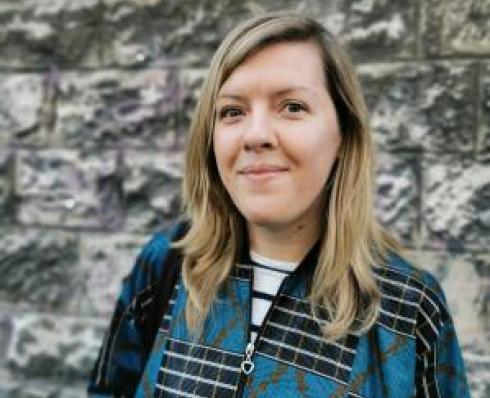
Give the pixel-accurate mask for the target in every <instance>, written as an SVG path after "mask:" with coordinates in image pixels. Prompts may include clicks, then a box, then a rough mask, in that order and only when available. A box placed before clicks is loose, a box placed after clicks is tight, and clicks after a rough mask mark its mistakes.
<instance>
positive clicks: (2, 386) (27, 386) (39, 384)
mask: <svg viewBox="0 0 490 398" xmlns="http://www.w3.org/2000/svg"><path fill="white" fill-rule="evenodd" d="M75 384H77V385H78V388H77V387H74V386H73V383H71V384H69V383H67V382H65V383H58V382H57V381H56V380H31V379H29V380H28V381H26V380H22V378H20V379H19V380H13V379H11V378H10V379H9V378H0V398H82V397H86V396H87V394H86V386H85V385H83V384H80V383H75Z"/></svg>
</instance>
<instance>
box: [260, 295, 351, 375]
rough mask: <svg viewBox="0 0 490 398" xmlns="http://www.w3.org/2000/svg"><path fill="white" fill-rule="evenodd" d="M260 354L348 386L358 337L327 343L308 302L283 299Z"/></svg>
mask: <svg viewBox="0 0 490 398" xmlns="http://www.w3.org/2000/svg"><path fill="white" fill-rule="evenodd" d="M264 327H265V328H264V332H263V334H262V336H261V338H260V341H259V342H258V347H257V351H256V352H257V354H258V355H263V356H266V357H269V358H272V359H276V360H279V361H281V362H284V363H287V364H291V365H293V366H296V367H298V368H300V369H303V370H307V371H310V372H313V373H316V374H319V375H322V376H326V377H328V378H330V379H333V380H335V381H336V382H337V383H340V384H346V383H347V382H348V380H349V374H350V371H351V369H352V363H353V362H354V357H355V347H356V345H357V340H358V337H357V336H355V335H352V334H350V335H348V336H346V337H345V338H343V339H342V340H340V341H336V342H333V343H327V342H326V341H325V339H324V338H323V337H322V335H321V331H320V328H319V326H318V324H317V322H316V321H315V320H314V318H313V317H312V316H311V314H310V305H309V304H308V302H307V301H306V300H301V299H298V298H296V297H291V296H287V295H281V296H280V298H279V299H278V301H277V304H276V306H274V308H273V309H272V311H271V315H270V317H269V319H268V321H267V323H266V324H265V325H264Z"/></svg>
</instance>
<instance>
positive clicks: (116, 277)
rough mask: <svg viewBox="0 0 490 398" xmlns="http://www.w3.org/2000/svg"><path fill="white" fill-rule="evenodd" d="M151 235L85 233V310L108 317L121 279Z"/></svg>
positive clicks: (82, 303)
mask: <svg viewBox="0 0 490 398" xmlns="http://www.w3.org/2000/svg"><path fill="white" fill-rule="evenodd" d="M155 232H156V231H155ZM148 239H149V237H148V238H143V237H141V236H128V235H111V236H108V235H106V234H90V235H86V234H83V235H82V238H81V245H80V256H81V257H80V258H81V270H82V272H83V274H84V275H85V278H84V279H83V283H82V291H81V294H80V297H79V302H80V310H81V312H82V313H84V314H91V315H96V316H102V317H106V318H107V319H108V318H109V316H110V315H111V314H112V312H113V311H114V308H115V304H116V299H117V297H118V295H119V293H120V292H121V283H122V280H123V278H124V277H125V276H126V275H127V274H128V273H129V272H130V270H131V268H132V267H133V265H134V263H135V261H136V258H137V254H138V253H139V252H140V250H141V249H142V247H143V244H144V243H146V242H147V241H148Z"/></svg>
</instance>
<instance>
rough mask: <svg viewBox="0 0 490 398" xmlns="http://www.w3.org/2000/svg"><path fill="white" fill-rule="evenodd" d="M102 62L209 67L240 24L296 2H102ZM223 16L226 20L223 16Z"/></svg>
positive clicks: (283, 0) (288, 6) (212, 0)
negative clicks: (219, 49) (104, 34)
mask: <svg viewBox="0 0 490 398" xmlns="http://www.w3.org/2000/svg"><path fill="white" fill-rule="evenodd" d="M104 3H105V5H106V12H105V20H104V26H105V28H106V37H107V38H108V40H106V41H105V47H104V57H105V58H104V62H105V63H107V64H109V65H114V64H115V65H121V66H141V65H149V64H151V65H176V64H180V65H202V64H207V62H208V61H209V60H210V59H211V56H212V54H213V52H214V51H215V50H216V48H217V47H218V45H219V42H220V38H221V37H223V36H224V34H225V33H226V32H228V31H229V30H230V29H232V28H233V27H234V26H235V25H236V24H237V23H238V21H241V20H242V19H245V18H247V17H250V16H252V15H254V14H256V13H258V12H260V11H264V10H279V9H287V8H294V6H295V4H296V3H297V2H295V1H293V0H286V1H285V0H281V1H277V0H276V1H271V0H268V1H264V0H261V1H234V0H221V1H214V0H198V1H195V0H183V1H153V0H147V1H137V0H105V1H104ZM224 15H226V18H223V16H224Z"/></svg>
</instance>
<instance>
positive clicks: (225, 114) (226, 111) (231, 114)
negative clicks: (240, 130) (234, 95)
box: [219, 106, 242, 119]
mask: <svg viewBox="0 0 490 398" xmlns="http://www.w3.org/2000/svg"><path fill="white" fill-rule="evenodd" d="M240 115H242V111H241V110H240V109H239V108H236V107H231V106H226V107H224V108H223V109H221V110H220V111H219V118H220V119H223V118H235V117H238V116H240Z"/></svg>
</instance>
